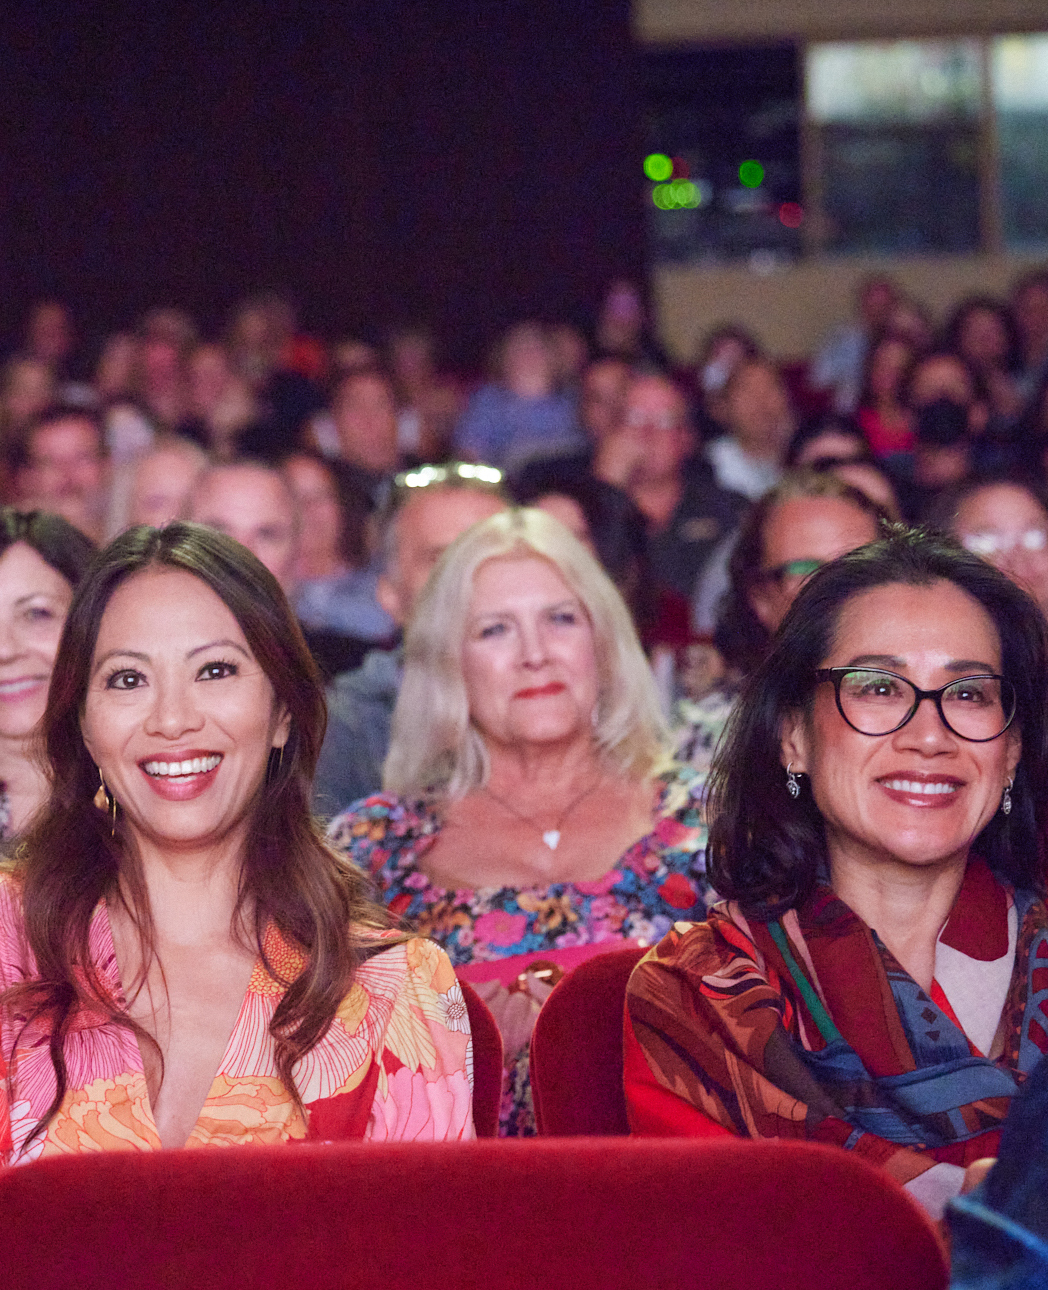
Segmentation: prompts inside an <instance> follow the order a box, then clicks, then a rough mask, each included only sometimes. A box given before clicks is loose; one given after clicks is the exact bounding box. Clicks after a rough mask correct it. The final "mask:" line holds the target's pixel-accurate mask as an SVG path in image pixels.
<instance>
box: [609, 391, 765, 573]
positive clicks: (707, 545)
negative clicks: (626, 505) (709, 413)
mask: <svg viewBox="0 0 1048 1290" xmlns="http://www.w3.org/2000/svg"><path fill="white" fill-rule="evenodd" d="M698 446H699V445H698V443H697V442H696V436H695V431H694V429H693V427H692V425H691V422H690V419H689V416H688V406H687V402H686V400H685V398H684V395H683V394H682V393H681V391H680V389H679V388H678V387H677V386H676V385H675V384H674V383H673V381H671V380H670V379H669V378H668V377H664V376H654V375H653V376H637V377H635V378H634V379H633V380H632V381H631V382H630V384H629V386H628V387H627V390H626V399H625V405H624V408H623V417H622V422H621V424H620V425H619V427H618V428H617V429H616V430H615V431H613V432H612V433H611V434H609V435H608V436H607V437H606V438H605V439H604V441H603V442H602V443H601V444H600V446H599V448H598V450H597V453H596V456H595V459H594V465H593V473H594V474H595V475H596V476H597V478H598V479H601V480H603V481H604V482H605V483H607V484H613V485H614V486H615V487H616V488H619V489H621V490H622V491H623V492H624V493H625V494H626V495H627V496H628V497H629V498H630V500H631V501H632V502H633V503H634V505H635V506H636V507H637V508H638V510H639V511H640V512H641V514H642V515H643V516H644V518H645V520H646V522H647V526H648V556H649V560H650V563H651V569H652V574H653V577H654V579H655V581H656V582H657V583H658V584H659V585H661V586H665V587H669V588H671V589H672V590H674V591H676V592H677V593H678V594H680V595H682V596H685V597H689V596H690V595H691V592H692V588H693V587H694V585H695V579H696V577H697V576H698V574H699V572H700V570H701V569H702V566H703V564H704V562H705V560H706V559H707V558H708V557H709V555H710V553H711V552H712V551H713V549H714V547H715V546H716V545H717V543H718V541H719V540H720V539H721V538H722V537H723V536H724V535H725V534H726V533H728V532H730V531H731V530H732V529H733V528H734V527H735V525H736V524H737V523H738V521H739V519H740V518H741V516H742V514H743V512H744V511H745V509H746V501H745V499H744V498H743V497H742V496H740V495H739V494H737V493H733V492H729V491H727V490H726V489H724V488H722V487H720V486H719V485H718V484H717V483H716V482H715V480H714V479H713V478H712V477H711V475H710V472H709V470H708V468H707V467H706V466H705V463H704V462H703V461H702V460H701V458H698V457H697V456H696V453H697V449H698Z"/></svg>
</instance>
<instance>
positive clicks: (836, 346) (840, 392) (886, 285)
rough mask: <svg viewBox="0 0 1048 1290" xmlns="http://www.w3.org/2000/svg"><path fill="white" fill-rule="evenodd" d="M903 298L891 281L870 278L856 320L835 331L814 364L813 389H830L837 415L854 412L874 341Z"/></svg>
mask: <svg viewBox="0 0 1048 1290" xmlns="http://www.w3.org/2000/svg"><path fill="white" fill-rule="evenodd" d="M898 300H899V296H898V291H897V290H896V287H895V284H894V283H893V282H891V281H889V280H888V279H887V278H866V279H864V280H863V281H862V282H860V284H859V287H858V290H857V292H856V297H855V317H854V319H853V320H852V321H851V322H847V323H843V324H842V325H840V326H839V327H836V328H834V329H833V331H831V333H830V334H829V336H828V337H827V338H826V340H825V341H824V342H823V344H822V346H821V347H820V348H819V350H818V351H817V353H816V354H815V357H814V359H813V361H812V365H811V374H810V378H809V379H810V381H811V384H812V388H813V389H816V390H826V391H828V392H829V393H830V395H831V397H832V399H833V407H834V410H835V411H837V412H854V411H855V408H856V406H857V403H858V399H859V391H860V388H861V384H862V371H863V364H864V363H865V362H866V355H867V352H868V350H869V346H870V341H871V338H872V337H873V336H874V335H876V334H877V333H879V332H882V331H884V329H885V328H886V327H888V326H889V325H890V324H891V320H892V315H893V311H894V310H895V307H896V305H897V303H898Z"/></svg>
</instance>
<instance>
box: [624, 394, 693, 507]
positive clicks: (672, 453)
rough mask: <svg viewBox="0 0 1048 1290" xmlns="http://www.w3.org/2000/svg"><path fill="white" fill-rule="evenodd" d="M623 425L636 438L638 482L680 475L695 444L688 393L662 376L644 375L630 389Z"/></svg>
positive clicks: (635, 476)
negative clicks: (685, 394)
mask: <svg viewBox="0 0 1048 1290" xmlns="http://www.w3.org/2000/svg"><path fill="white" fill-rule="evenodd" d="M622 422H623V429H624V430H625V432H626V433H628V434H629V435H630V436H631V438H633V439H634V441H635V443H636V447H637V464H636V468H635V470H634V474H633V478H634V480H635V481H636V482H638V483H645V482H661V481H663V480H666V479H676V478H678V477H679V475H680V470H681V466H682V465H683V464H684V462H685V461H686V459H687V458H688V456H689V455H690V454H691V452H692V450H693V449H694V446H695V437H694V435H693V433H692V430H691V427H690V425H689V424H688V409H687V405H686V404H685V402H684V396H683V395H682V394H681V392H680V391H679V390H678V389H677V387H676V386H675V385H674V384H673V382H672V381H668V380H666V379H665V377H662V376H641V377H637V378H636V379H635V380H633V381H632V382H631V383H630V385H629V387H628V388H627V390H626V402H625V406H624V407H623V415H622Z"/></svg>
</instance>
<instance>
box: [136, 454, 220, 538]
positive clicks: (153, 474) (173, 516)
mask: <svg viewBox="0 0 1048 1290" xmlns="http://www.w3.org/2000/svg"><path fill="white" fill-rule="evenodd" d="M206 464H207V463H206V459H205V457H204V454H203V453H199V452H193V451H192V450H191V449H189V448H188V447H186V448H183V447H178V446H171V447H161V448H154V449H153V450H152V452H147V453H145V454H143V456H141V457H140V458H139V459H138V461H137V462H136V464H135V468H134V476H133V478H132V482H131V496H130V498H129V499H128V515H127V522H128V524H152V525H153V526H154V528H159V527H160V526H161V525H163V524H167V523H169V522H170V521H171V520H177V519H180V518H181V517H182V516H183V515H184V514H185V512H186V508H187V506H188V505H189V498H190V495H191V494H192V492H193V487H194V485H195V484H196V482H197V480H198V479H199V478H200V475H201V473H202V471H203V470H204V467H205V465H206Z"/></svg>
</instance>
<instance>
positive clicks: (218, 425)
mask: <svg viewBox="0 0 1048 1290" xmlns="http://www.w3.org/2000/svg"><path fill="white" fill-rule="evenodd" d="M186 378H187V408H186V412H187V415H186V417H185V419H184V420H183V421H182V423H181V425H180V426H179V433H180V434H182V435H185V436H186V437H187V438H190V439H194V440H196V442H197V443H199V444H200V446H201V447H202V448H205V449H207V451H208V453H209V454H210V455H211V457H212V458H213V459H214V460H215V461H230V460H232V458H234V457H236V456H237V455H238V453H239V451H240V440H241V436H242V435H243V434H244V432H245V431H246V430H248V428H249V427H250V426H252V425H254V424H255V423H256V422H257V421H258V420H259V419H260V418H261V416H262V409H261V407H260V406H259V403H258V400H257V398H256V397H255V394H254V391H253V390H252V388H251V385H250V383H249V382H248V381H247V380H246V379H245V378H244V377H243V376H241V375H239V374H238V373H237V372H236V371H235V370H234V367H233V364H232V363H231V361H230V358H229V355H228V354H227V352H226V350H225V349H224V347H223V346H221V345H213V344H206V345H198V346H197V347H196V348H195V349H194V350H193V352H192V353H191V354H190V355H189V358H188V360H187V363H186Z"/></svg>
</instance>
